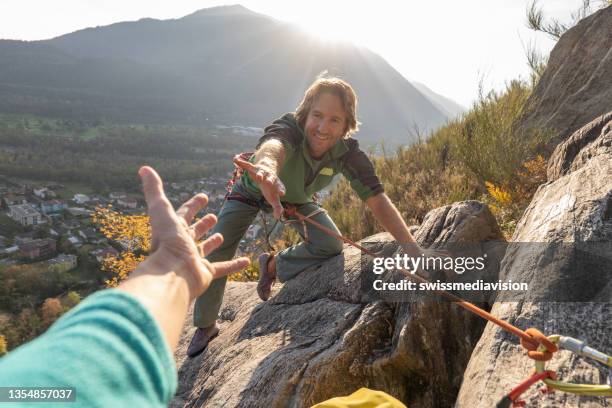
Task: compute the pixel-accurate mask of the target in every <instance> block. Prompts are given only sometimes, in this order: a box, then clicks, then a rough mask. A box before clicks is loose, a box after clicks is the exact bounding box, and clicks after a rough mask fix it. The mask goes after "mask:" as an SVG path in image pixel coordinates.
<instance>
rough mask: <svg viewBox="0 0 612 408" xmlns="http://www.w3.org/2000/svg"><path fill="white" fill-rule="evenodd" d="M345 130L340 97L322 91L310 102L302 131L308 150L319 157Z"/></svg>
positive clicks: (344, 115)
mask: <svg viewBox="0 0 612 408" xmlns="http://www.w3.org/2000/svg"><path fill="white" fill-rule="evenodd" d="M346 130H347V125H346V112H345V111H344V107H343V105H342V101H341V100H340V97H338V96H337V95H334V94H332V93H329V92H323V93H321V94H320V95H319V97H318V98H317V99H316V100H315V101H314V103H313V104H312V106H311V108H310V111H309V112H308V116H307V117H306V124H305V125H304V133H306V138H307V140H308V151H309V152H310V155H311V156H312V157H313V158H315V159H318V158H321V157H322V156H323V155H324V154H325V153H326V152H327V151H328V150H329V149H331V148H332V147H333V146H334V145H335V144H336V143H337V142H338V140H340V139H341V138H342V137H343V136H344V135H345V134H346Z"/></svg>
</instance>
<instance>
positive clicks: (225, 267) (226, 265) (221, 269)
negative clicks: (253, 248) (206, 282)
mask: <svg viewBox="0 0 612 408" xmlns="http://www.w3.org/2000/svg"><path fill="white" fill-rule="evenodd" d="M250 264H251V260H250V259H249V258H246V257H243V258H238V259H233V260H231V261H226V262H215V263H213V264H212V266H213V270H214V273H213V279H217V278H221V277H222V276H226V275H229V274H231V273H234V272H238V271H241V270H243V269H244V268H246V267H247V266H249V265H250Z"/></svg>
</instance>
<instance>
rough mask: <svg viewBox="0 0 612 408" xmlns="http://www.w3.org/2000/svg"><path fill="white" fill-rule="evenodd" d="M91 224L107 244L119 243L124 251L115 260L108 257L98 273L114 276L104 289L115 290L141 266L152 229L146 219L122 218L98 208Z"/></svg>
mask: <svg viewBox="0 0 612 408" xmlns="http://www.w3.org/2000/svg"><path fill="white" fill-rule="evenodd" d="M92 221H93V223H94V224H96V225H97V226H98V228H99V229H100V232H102V234H104V236H105V237H106V238H108V239H109V240H112V241H115V242H119V243H121V244H122V245H123V246H124V247H125V250H124V251H122V252H121V253H119V255H117V256H108V257H106V259H104V261H102V265H101V269H102V271H104V272H110V273H111V274H112V275H113V276H112V278H111V279H108V280H106V281H105V282H106V285H107V286H109V287H115V286H117V285H118V284H119V282H121V281H122V280H124V279H125V278H127V276H128V275H129V274H130V272H132V271H133V270H134V269H136V266H137V265H138V264H139V263H140V262H142V261H143V260H144V258H145V254H147V253H148V252H149V250H150V248H151V226H150V225H149V217H148V216H146V215H123V214H121V213H119V212H117V211H113V210H112V209H111V208H109V207H107V208H102V207H98V208H97V209H96V211H95V213H94V214H93V216H92Z"/></svg>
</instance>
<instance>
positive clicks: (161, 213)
mask: <svg viewBox="0 0 612 408" xmlns="http://www.w3.org/2000/svg"><path fill="white" fill-rule="evenodd" d="M138 175H139V176H140V178H141V180H142V185H143V189H144V196H145V200H146V202H147V207H148V213H149V218H150V222H151V230H152V231H151V233H152V240H151V253H152V254H151V256H149V258H147V260H145V262H143V264H144V263H147V265H146V267H145V268H143V269H144V271H145V273H147V272H149V273H150V271H156V272H154V273H158V274H164V273H169V272H174V273H175V274H176V275H179V276H181V277H183V278H184V279H186V280H187V282H188V286H189V293H190V297H191V299H193V298H195V297H196V296H199V295H200V294H202V293H203V292H204V291H205V290H206V289H207V288H208V286H209V285H210V283H211V282H212V281H213V280H214V279H217V278H219V277H222V276H225V275H228V274H231V273H233V272H237V271H239V270H242V269H244V268H246V267H247V266H248V265H249V262H250V261H249V259H248V258H238V259H235V260H232V261H227V262H215V263H211V262H209V261H208V260H206V259H205V258H204V256H205V255H207V254H209V253H210V252H212V251H214V250H215V249H216V248H218V247H219V246H220V245H221V243H222V242H223V236H222V235H221V234H213V235H212V236H210V237H208V238H207V239H206V240H204V241H203V242H201V243H197V242H198V240H199V239H200V238H201V237H202V236H204V234H206V232H208V230H210V228H212V227H213V226H214V225H215V224H216V223H217V217H215V215H213V214H207V215H205V216H204V217H202V218H201V219H199V220H198V221H196V222H194V223H193V224H192V221H193V219H194V217H195V215H196V214H197V213H198V212H199V211H200V210H201V209H202V208H204V207H205V206H206V204H208V197H207V196H206V195H205V194H197V195H196V196H194V197H193V198H192V199H190V200H189V201H187V202H186V203H185V204H183V205H182V206H181V207H180V208H179V209H178V210H177V211H176V212H175V211H174V209H173V208H172V204H170V202H169V201H168V198H167V197H166V195H165V193H164V189H163V185H162V181H161V178H160V177H159V175H158V174H157V172H156V171H155V170H153V169H152V168H151V167H147V166H145V167H142V168H141V169H140V170H139V172H138ZM141 265H142V264H141Z"/></svg>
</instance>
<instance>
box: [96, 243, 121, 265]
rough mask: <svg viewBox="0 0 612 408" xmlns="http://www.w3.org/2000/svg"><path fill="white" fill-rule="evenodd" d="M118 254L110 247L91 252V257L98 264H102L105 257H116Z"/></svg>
mask: <svg viewBox="0 0 612 408" xmlns="http://www.w3.org/2000/svg"><path fill="white" fill-rule="evenodd" d="M118 254H119V252H118V251H117V250H116V249H115V248H113V247H111V246H109V247H106V248H99V249H96V250H93V251H91V256H93V257H94V258H96V261H98V262H99V263H102V261H104V259H105V258H106V257H107V256H117V255H118Z"/></svg>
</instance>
